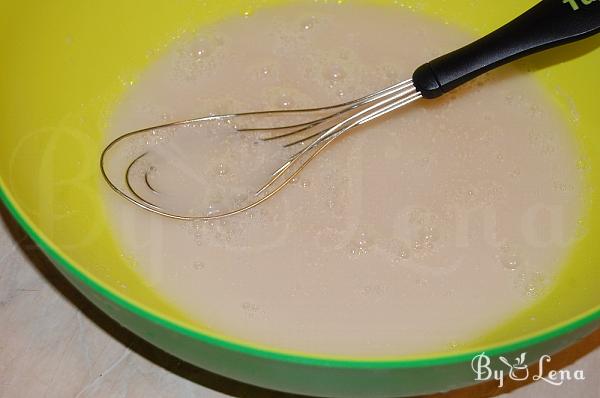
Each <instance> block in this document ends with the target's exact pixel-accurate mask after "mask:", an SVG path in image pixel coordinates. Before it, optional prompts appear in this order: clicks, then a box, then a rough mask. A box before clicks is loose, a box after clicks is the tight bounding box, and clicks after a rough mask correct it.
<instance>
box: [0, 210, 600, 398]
mask: <svg viewBox="0 0 600 398" xmlns="http://www.w3.org/2000/svg"><path fill="white" fill-rule="evenodd" d="M0 216H1V217H0V218H1V220H0V397H6V398H28V397H36V398H38V397H51V398H54V397H58V398H69V397H98V398H112V397H143V398H152V397H169V398H183V397H202V398H213V397H228V396H233V397H244V398H263V397H273V398H292V397H293V396H292V395H289V394H281V393H277V392H273V391H267V390H263V389H260V388H256V387H252V386H248V385H244V384H241V383H238V382H235V381H232V380H228V379H226V378H223V377H220V376H217V375H214V374H211V373H209V372H206V371H203V370H201V369H198V368H195V367H193V366H191V365H189V364H187V363H183V362H181V361H179V360H178V359H176V358H174V357H172V356H170V355H168V354H166V353H164V352H162V351H161V350H159V349H157V348H155V347H153V346H152V345H150V344H148V343H146V342H144V341H143V340H141V339H139V338H138V337H136V336H135V335H133V334H132V333H130V332H128V331H127V330H125V329H123V328H121V327H120V326H119V325H118V324H117V323H116V322H114V321H112V320H111V319H110V318H108V317H107V316H106V315H104V314H103V313H102V312H100V311H99V310H98V309H96V308H95V307H94V306H93V305H92V304H91V303H90V302H89V301H87V300H86V299H85V298H84V297H83V296H82V295H81V294H79V293H78V292H77V291H76V290H75V289H74V288H73V287H72V286H71V285H70V284H69V283H68V282H67V281H66V280H65V279H64V278H63V277H62V275H60V274H59V273H58V271H56V270H55V269H54V268H53V266H52V265H51V264H50V263H49V261H48V260H47V259H46V258H45V257H44V255H43V254H42V253H40V251H39V250H38V249H37V248H36V247H35V246H34V244H33V243H32V242H31V241H30V240H29V239H28V237H27V236H26V235H25V233H24V232H23V231H22V230H21V229H20V228H19V227H18V226H17V225H16V223H15V222H14V221H13V220H12V219H11V218H10V216H9V215H8V214H7V212H6V210H5V209H4V208H3V207H1V205H0ZM552 364H554V366H555V368H563V367H565V368H568V369H570V370H572V371H574V370H576V369H582V370H583V371H584V374H585V376H586V380H585V381H571V382H566V383H565V384H564V385H562V386H560V387H555V386H552V385H550V384H547V383H545V382H543V381H538V382H535V383H528V384H517V383H516V382H511V383H509V384H508V385H507V386H505V387H504V388H502V389H498V388H497V383H492V382H489V383H485V384H482V385H479V386H475V387H472V388H468V389H464V390H460V391H454V392H451V393H447V394H441V395H436V397H447V398H466V397H469V398H482V397H496V396H502V397H511V398H525V397H531V398H533V397H535V398H537V397H544V398H554V397H561V398H562V397H573V398H600V374H599V372H600V330H599V331H597V332H596V333H594V334H592V335H591V336H589V337H588V338H586V339H584V340H583V341H581V342H579V343H577V344H576V345H575V346H573V347H570V348H569V349H567V350H565V351H563V352H562V353H559V354H557V355H554V356H553V358H552Z"/></svg>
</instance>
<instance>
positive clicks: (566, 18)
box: [413, 0, 600, 98]
mask: <svg viewBox="0 0 600 398" xmlns="http://www.w3.org/2000/svg"><path fill="white" fill-rule="evenodd" d="M599 32H600V0H543V1H542V2H541V3H539V4H537V5H536V6H534V7H533V8H531V9H530V10H529V11H527V12H525V13H524V14H523V15H521V16H520V17H518V18H517V19H515V20H513V21H512V22H510V23H508V24H507V25H504V26H503V27H501V28H500V29H498V30H496V31H494V32H492V33H490V34H489V35H487V36H485V37H484V38H482V39H480V40H477V41H476V42H474V43H472V44H469V45H468V46H466V47H463V48H461V49H459V50H456V51H454V52H451V53H449V54H447V55H444V56H442V57H439V58H437V59H435V60H433V61H431V62H429V63H427V64H425V65H423V66H421V67H419V68H418V69H417V70H416V71H415V73H414V75H413V82H414V84H415V86H416V87H417V90H419V91H420V92H421V93H422V95H423V97H425V98H436V97H439V96H441V95H443V94H445V93H447V92H449V91H450V90H452V89H455V88H456V87H458V86H460V85H462V84H464V83H466V82H468V81H469V80H472V79H474V78H476V77H477V76H479V75H482V74H484V73H485V72H488V71H490V70H492V69H495V68H497V67H499V66H501V65H504V64H507V63H509V62H512V61H514V60H516V59H519V58H522V57H525V56H527V55H530V54H533V53H537V52H540V51H543V50H546V49H549V48H552V47H557V46H560V45H563V44H566V43H570V42H573V41H577V40H580V39H583V38H586V37H589V36H592V35H594V34H596V33H599Z"/></svg>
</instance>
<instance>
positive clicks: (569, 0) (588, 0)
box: [563, 0, 598, 11]
mask: <svg viewBox="0 0 600 398" xmlns="http://www.w3.org/2000/svg"><path fill="white" fill-rule="evenodd" d="M596 1H598V0H563V3H564V4H569V5H570V6H571V8H573V11H577V10H579V9H580V8H581V6H580V4H583V5H584V6H589V5H590V4H592V3H595V2H596Z"/></svg>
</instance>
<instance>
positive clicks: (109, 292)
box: [0, 177, 600, 369]
mask: <svg viewBox="0 0 600 398" xmlns="http://www.w3.org/2000/svg"><path fill="white" fill-rule="evenodd" d="M0 201H1V202H3V203H4V204H5V206H6V207H7V209H8V211H9V212H10V214H12V216H13V217H14V218H15V219H16V220H17V222H18V223H19V225H20V226H21V227H22V228H23V229H24V230H25V232H26V233H27V234H28V235H29V236H30V237H31V239H32V240H33V241H34V242H35V243H36V244H37V245H38V246H39V247H40V248H41V249H42V251H44V252H45V254H46V255H47V256H48V257H49V258H50V259H51V260H54V264H56V265H58V266H61V267H62V268H63V269H64V271H66V272H68V273H69V274H71V275H72V276H74V277H76V278H78V279H79V280H81V281H83V282H84V283H85V284H86V285H87V286H88V287H89V288H91V289H92V290H93V291H95V292H96V293H98V294H100V295H102V296H104V297H106V298H108V299H109V300H110V301H112V302H113V303H115V304H117V305H120V306H122V307H124V308H125V309H127V310H129V311H131V312H132V313H134V314H136V315H138V316H140V317H142V318H144V319H146V320H148V321H150V322H152V323H155V324H158V325H160V326H163V327H165V328H167V329H169V330H171V331H173V332H177V333H181V334H184V335H186V336H189V337H192V338H193V339H196V340H199V341H201V342H203V343H207V344H214V345H217V346H219V347H222V348H225V349H229V350H234V351H237V352H240V353H244V354H248V355H252V356H257V357H262V358H266V359H270V360H276V361H286V362H292V363H299V364H304V365H312V366H320V367H342V368H368V369H388V368H414V367H429V366H439V365H450V364H455V363H459V362H465V361H471V360H472V359H473V357H474V356H475V355H478V354H480V353H481V352H482V351H485V352H486V353H487V354H488V355H492V356H494V355H498V354H501V353H506V352H512V351H516V350H519V349H521V348H523V347H526V346H531V345H535V344H540V343H543V342H545V341H548V340H550V339H553V338H555V337H558V336H561V335H564V334H567V333H569V332H571V331H573V330H575V329H577V328H580V327H583V326H585V325H587V324H589V323H591V322H593V321H595V320H597V319H600V305H598V306H597V307H596V308H593V309H591V310H589V311H587V312H584V313H582V314H580V315H578V316H576V317H574V318H572V319H571V320H570V321H564V322H562V323H559V324H557V325H554V326H553V327H548V328H546V329H543V330H541V331H539V332H537V333H532V334H530V335H525V336H524V337H521V338H516V339H513V340H512V341H510V342H508V343H504V344H499V345H495V346H494V345H492V346H490V347H487V348H486V349H485V350H476V351H471V352H463V353H448V354H442V355H435V354H434V355H435V357H432V358H417V359H410V358H409V359H399V360H393V359H381V360H376V359H364V360H361V359H350V358H349V359H339V358H326V357H317V356H311V355H310V354H296V353H293V354H291V353H286V352H284V351H278V350H275V349H266V348H262V347H252V346H251V345H249V344H242V343H238V342H235V341H230V340H227V339H225V338H220V337H216V336H211V335H209V334H207V333H204V332H200V331H198V330H194V329H192V328H189V327H187V326H185V325H181V324H178V323H176V322H173V321H171V320H168V319H165V318H163V317H161V316H159V315H158V314H155V313H153V312H152V311H150V310H148V309H145V308H143V307H142V306H141V305H139V304H137V303H136V302H134V301H133V300H131V299H129V298H128V297H126V296H125V295H123V294H121V293H119V292H116V291H114V290H113V289H111V288H110V287H108V286H105V285H104V284H103V283H101V282H99V281H97V280H95V279H94V278H92V277H90V276H89V275H86V274H85V273H84V272H82V271H81V270H79V269H78V268H77V266H76V265H75V264H73V263H71V261H69V260H68V259H67V258H65V257H64V256H63V255H61V254H60V253H59V251H58V250H57V249H56V248H55V247H54V244H53V243H52V242H50V240H49V239H47V238H45V237H43V236H42V234H39V233H37V232H36V230H35V227H34V226H33V225H32V224H30V223H29V222H28V221H27V219H26V216H25V215H24V214H22V212H21V211H19V209H18V206H17V205H16V203H13V201H12V200H11V199H10V197H9V194H8V190H7V189H6V188H5V186H4V181H3V179H2V177H0Z"/></svg>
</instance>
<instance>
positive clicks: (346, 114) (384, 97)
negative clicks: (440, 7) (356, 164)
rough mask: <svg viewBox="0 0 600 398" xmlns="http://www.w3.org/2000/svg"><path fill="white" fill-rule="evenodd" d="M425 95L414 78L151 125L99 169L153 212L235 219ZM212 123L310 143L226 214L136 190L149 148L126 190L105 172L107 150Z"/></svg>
mask: <svg viewBox="0 0 600 398" xmlns="http://www.w3.org/2000/svg"><path fill="white" fill-rule="evenodd" d="M422 97H423V96H422V94H421V93H420V92H419V91H418V90H417V88H416V87H415V85H414V84H413V81H412V79H409V80H405V81H403V82H401V83H398V84H395V85H393V86H390V87H387V88H385V89H383V90H380V91H377V92H375V93H372V94H369V95H367V96H364V97H361V98H359V99H356V100H353V101H349V102H345V103H342V104H338V105H332V106H326V107H320V108H307V109H289V110H288V109H286V110H271V111H259V112H246V113H237V114H226V115H216V116H207V117H201V118H195V119H188V120H182V121H176V122H172V123H167V124H163V125H159V126H153V127H148V128H144V129H140V130H136V131H132V132H129V133H126V134H124V135H122V136H120V137H118V138H117V139H115V140H114V141H112V142H111V143H110V144H109V145H108V146H107V147H106V148H105V149H104V150H103V151H102V154H101V156H100V169H101V172H102V176H103V178H104V180H105V181H106V182H107V184H108V186H109V187H110V188H111V189H112V190H113V191H114V192H116V193H117V194H118V195H119V196H121V197H122V198H124V199H126V200H128V201H129V202H131V203H133V204H134V205H136V206H139V207H141V208H142V209H144V210H147V211H150V212H152V213H155V214H158V215H161V216H164V217H168V218H171V219H176V220H182V221H193V220H201V221H208V220H216V219H220V218H225V217H230V216H233V215H236V214H240V213H242V212H245V211H248V210H250V209H253V208H255V207H256V206H258V205H260V204H262V203H264V202H265V201H267V200H268V199H270V198H272V197H273V196H274V195H276V194H277V193H279V192H280V191H281V190H282V189H283V188H285V187H286V186H287V185H288V184H289V183H290V182H291V181H292V180H293V179H294V178H296V177H297V176H298V174H300V172H302V171H303V170H304V169H305V168H306V167H307V166H308V164H309V163H310V162H311V161H312V160H314V159H315V158H316V157H317V156H318V155H319V154H320V153H321V152H322V151H323V150H325V148H327V147H328V146H329V145H330V144H331V143H332V142H334V141H335V140H337V139H338V138H339V137H341V136H342V135H344V134H345V133H347V132H348V131H350V130H352V129H354V128H355V127H358V126H360V125H363V124H365V123H368V122H370V121H372V120H374V119H376V118H378V117H381V116H383V115H385V114H387V113H389V112H392V111H394V110H397V109H399V108H401V107H404V106H406V105H408V104H410V103H412V102H414V101H417V100H419V99H420V98H422ZM327 111H329V112H330V113H329V114H326V115H324V116H323V113H326V112H327ZM310 114H315V117H314V118H311V119H310V120H308V121H306V122H303V123H295V124H294V123H292V124H289V123H287V124H286V123H284V122H282V124H281V125H275V126H271V127H268V126H251V127H241V126H238V124H236V121H239V120H240V119H248V118H257V117H258V118H259V119H260V118H272V117H285V116H289V115H310ZM317 115H320V116H317ZM208 121H226V122H228V123H229V124H231V125H232V127H233V129H234V131H236V132H239V133H260V132H263V133H267V134H269V133H271V135H267V136H264V137H261V138H260V139H261V140H263V141H274V140H285V139H288V138H296V139H294V140H293V141H291V142H288V143H286V144H284V145H283V146H284V147H286V148H289V147H294V146H297V145H305V147H304V148H302V149H301V150H300V151H298V152H296V153H295V154H294V155H292V156H291V157H290V158H289V159H288V160H287V161H286V162H285V163H284V164H283V165H282V166H281V167H279V168H278V169H277V170H275V171H274V172H273V173H272V174H271V176H270V179H269V180H268V181H267V182H266V183H265V184H264V185H263V186H262V187H260V188H259V189H258V190H257V191H256V193H255V195H254V197H255V199H254V200H253V201H251V202H250V203H249V204H247V205H244V206H241V207H240V208H237V209H233V210H230V211H227V212H223V213H216V214H209V215H197V216H196V215H191V216H186V215H181V214H176V213H175V212H171V211H169V210H167V209H165V208H162V207H161V206H159V205H157V204H155V203H153V202H151V201H150V200H148V199H146V198H144V197H143V196H142V195H141V194H140V193H139V192H138V191H136V189H135V188H134V186H133V184H132V183H131V173H132V170H133V169H134V167H135V166H136V165H137V164H138V163H139V162H140V161H142V160H143V159H144V158H146V157H147V156H148V155H149V152H144V153H143V154H141V155H139V156H138V157H136V158H135V159H134V160H133V161H132V162H131V163H130V164H129V165H128V167H127V169H126V170H125V173H124V184H125V187H126V190H125V189H121V188H119V187H118V186H117V184H116V183H114V182H113V180H111V178H110V177H109V175H108V172H107V170H106V157H107V154H108V153H109V152H110V151H111V150H112V149H114V148H115V147H116V146H117V145H118V144H120V143H123V142H124V141H126V140H128V139H132V138H134V137H136V136H139V135H142V134H145V133H149V132H152V131H157V130H161V129H168V128H171V127H177V126H186V125H190V124H195V123H202V122H208ZM311 140H312V141H311ZM309 141H310V142H309ZM152 169H153V166H151V167H150V168H149V169H147V170H146V171H145V174H144V181H145V184H146V185H147V187H148V189H149V190H150V191H151V192H153V193H155V194H158V193H159V192H158V190H156V189H155V188H154V187H153V186H152V185H151V183H150V180H149V173H150V171H151V170H152ZM126 191H127V192H126Z"/></svg>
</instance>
